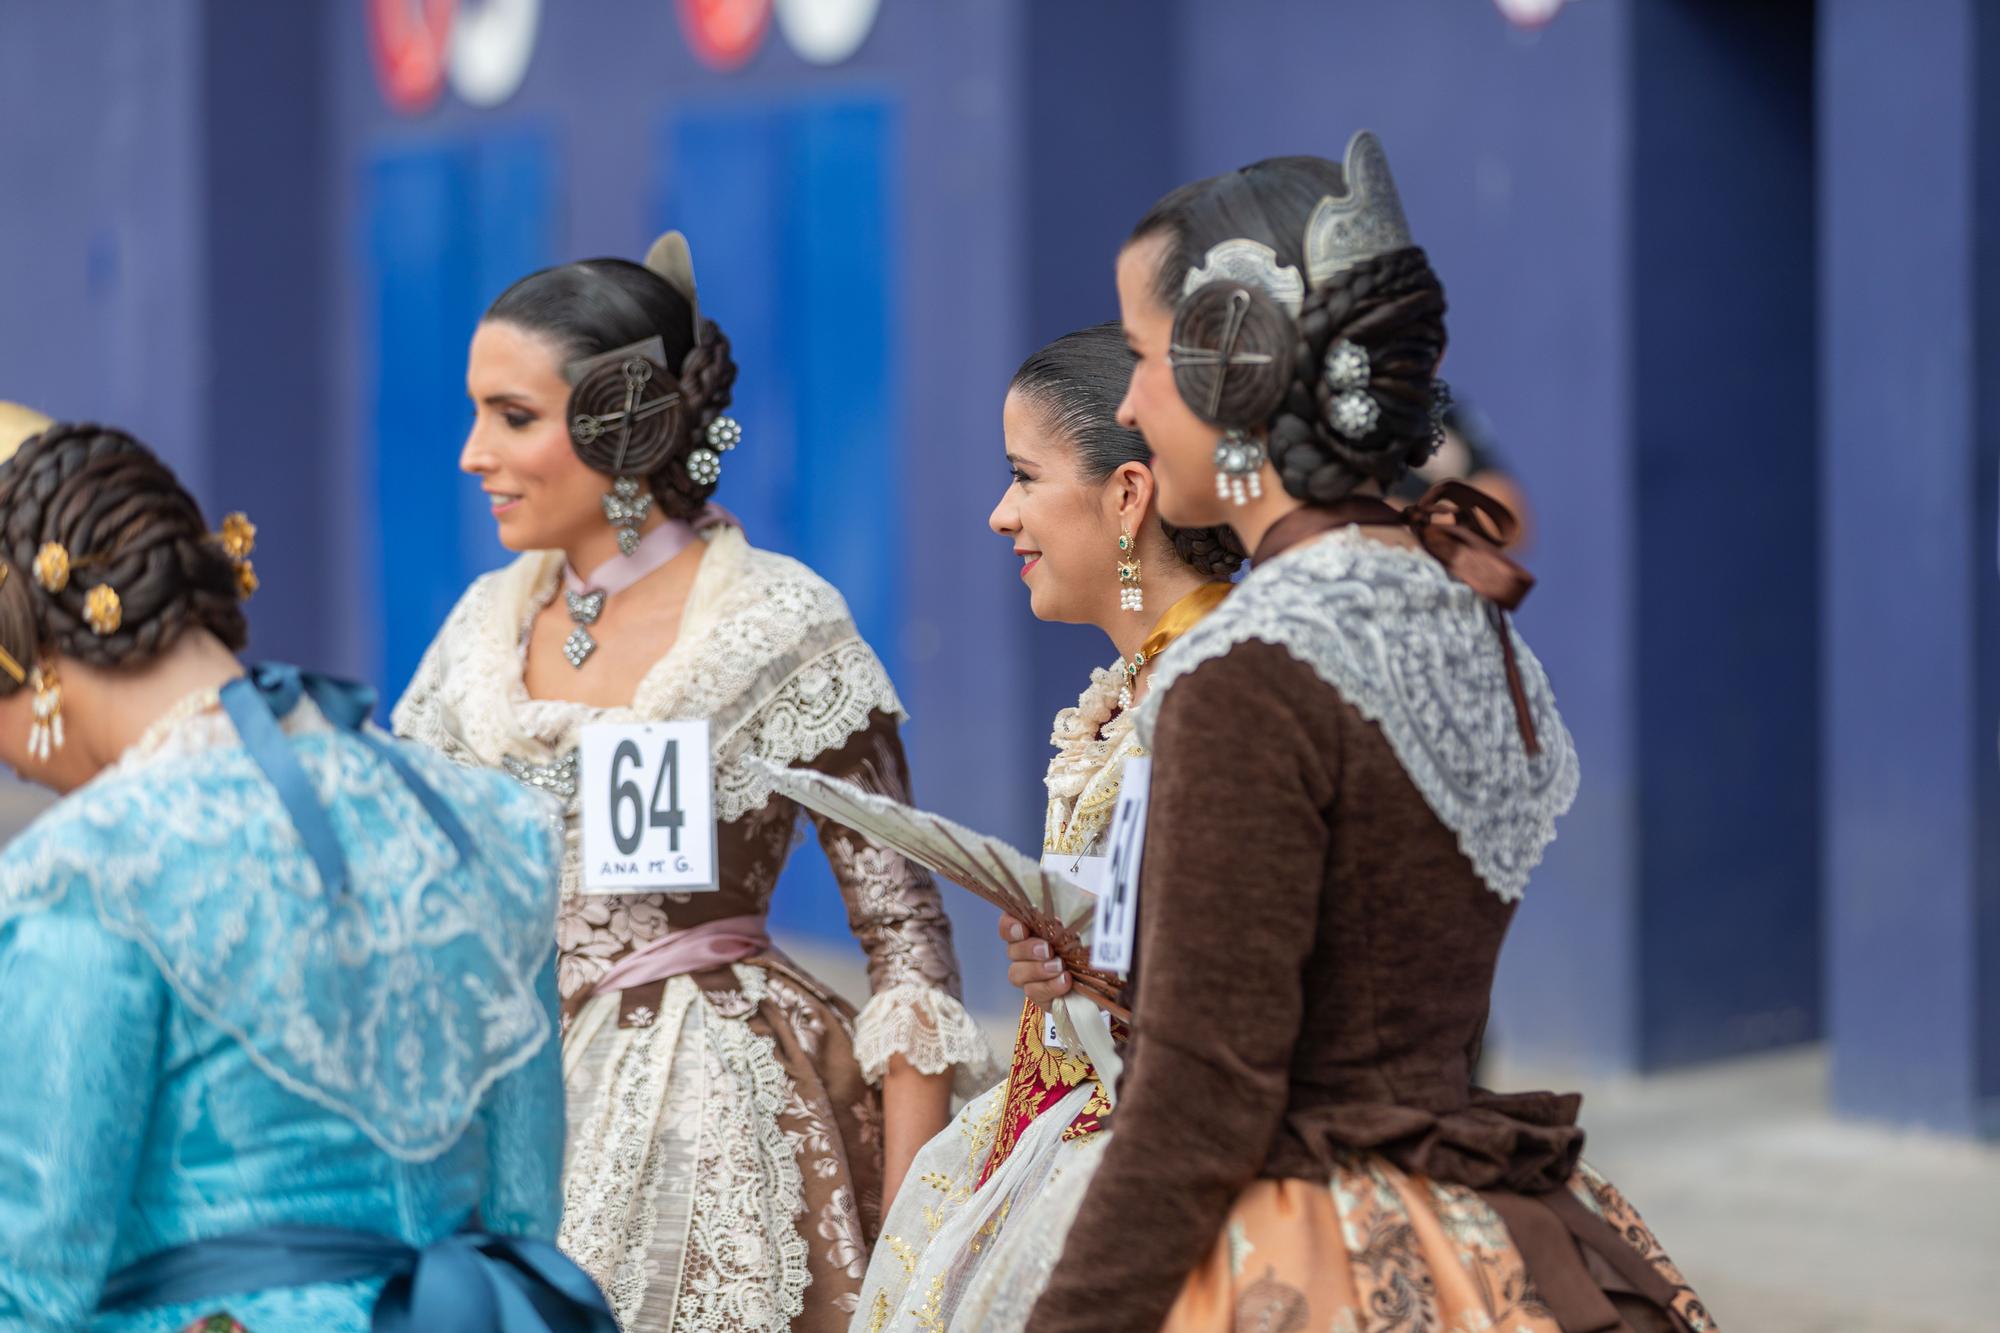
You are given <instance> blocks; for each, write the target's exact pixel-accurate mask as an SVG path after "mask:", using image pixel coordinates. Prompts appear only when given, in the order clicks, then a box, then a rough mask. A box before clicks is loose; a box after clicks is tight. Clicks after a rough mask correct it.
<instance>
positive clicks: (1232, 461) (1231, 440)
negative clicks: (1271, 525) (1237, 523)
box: [1215, 428, 1267, 505]
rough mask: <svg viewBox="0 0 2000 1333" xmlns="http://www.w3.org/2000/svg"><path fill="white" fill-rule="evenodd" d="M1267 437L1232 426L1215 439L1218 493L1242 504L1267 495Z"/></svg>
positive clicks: (1216, 489)
mask: <svg viewBox="0 0 2000 1333" xmlns="http://www.w3.org/2000/svg"><path fill="white" fill-rule="evenodd" d="M1266 457H1267V454H1266V452H1265V449H1264V441H1262V440H1261V439H1259V438H1257V437H1256V436H1255V435H1249V434H1246V433H1244V432H1243V431H1240V430H1236V429H1234V428H1232V429H1230V430H1229V431H1228V432H1227V433H1225V434H1224V435H1223V437H1222V438H1221V439H1219V440H1217V441H1216V442H1215V494H1216V497H1217V498H1218V499H1222V500H1234V501H1235V502H1236V503H1237V504H1238V505H1246V504H1249V503H1250V502H1251V501H1252V500H1261V499H1263V498H1264V479H1263V477H1262V476H1260V475H1259V474H1260V473H1262V472H1263V470H1264V460H1265V458H1266Z"/></svg>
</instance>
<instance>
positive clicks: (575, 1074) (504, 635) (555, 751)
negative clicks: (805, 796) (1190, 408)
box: [395, 233, 991, 1333]
mask: <svg viewBox="0 0 2000 1333" xmlns="http://www.w3.org/2000/svg"><path fill="white" fill-rule="evenodd" d="M735 377H736V367H735V364H734V362H733V361H732V360H731V359H730V355H729V341H728V339H727V338H725V337H724V336H723V335H722V332H721V330H719V329H718V328H717V327H716V325H715V323H714V321H712V320H708V319H704V318H702V315H701V311H700V307H699V305H698V303H697V301H696V294H695V286H694V275H693V267H692V264H691V262H690V260H689V256H688V252H687V246H686V243H685V242H684V241H683V240H682V239H681V237H680V236H679V234H678V233H669V234H668V235H667V236H665V237H662V238H661V240H660V242H659V243H658V244H656V245H655V246H654V248H653V253H652V254H651V255H649V256H648V258H647V263H646V265H645V266H643V267H642V266H640V265H638V264H633V263H628V262H626V261H624V260H617V259H599V260H587V261H584V262H581V263H575V264H565V265H562V266H561V267H559V268H554V269H548V270H545V271H543V272H540V273H536V274H531V275H529V276H528V277H526V278H524V279H522V280H521V281H520V282H518V283H516V284H515V285H514V286H513V287H511V288H509V289H508V290H507V291H506V292H504V293H502V294H501V296H500V297H499V298H498V299H497V300H496V301H495V302H494V304H493V306H492V308H491V309H490V310H488V312H487V314H486V317H485V319H484V320H483V321H482V322H481V323H480V325H479V328H478V330H477V332H476V333H475V334H474V336H473V341H472V351H471V359H470V364H469V366H468V368H467V375H466V378H467V388H468V390H469V391H470V393H471V395H472V398H473V400H474V403H475V404H476V406H477V415H476V417H475V419H474V423H473V428H472V434H471V436H470V438H469V439H468V440H467V441H466V445H465V451H464V455H463V457H462V459H461V466H463V468H464V469H465V470H466V471H467V472H469V473H471V474H473V475H474V476H475V477H477V478H478V479H479V482H480V484H481V486H482V488H483V489H484V490H485V491H486V493H487V494H488V496H489V497H490V498H491V500H492V502H493V513H494V517H495V520H496V522H497V524H498V526H499V531H500V538H501V540H502V542H504V543H505V544H506V545H507V546H508V547H510V548H511V549H514V550H517V551H520V552H522V555H521V556H520V558H519V559H518V560H516V561H515V562H514V563H513V564H511V565H508V566H507V567H506V568H504V569H500V570H496V571H495V572H493V573H491V574H487V575H485V576H483V577H481V578H480V579H479V580H477V581H476V582H474V583H473V585H472V586H471V588H469V589H468V590H467V591H466V593H465V596H464V597H463V598H462V599H461V600H460V602H459V604H458V606H457V608H456V609H455V610H453V612H452V613H451V616H450V618H449V619H448V620H447V621H446V622H445V625H444V628H443V629H442V630H441V631H439V633H438V637H437V639H436V641H435V642H434V643H433V644H432V645H431V648H430V651H429V652H428V653H427V654H426V655H425V657H424V660H423V663H422V665H421V666H420V667H419V668H418V671H417V676H416V679H415V680H414V681H413V682H412V683H411V685H410V688H409V692H408V693H407V694H406V695H405V696H404V698H403V701H402V703H401V704H400V705H399V706H398V707H397V709H396V716H395V722H396V729H397V731H399V732H400V733H402V734H403V735H405V736H409V737H413V738H415V739H417V740H421V741H424V742H426V743H428V744H430V745H432V746H435V747H436V748H438V749H439V750H442V751H443V752H444V753H445V754H446V755H448V756H450V757H452V758H454V759H458V760H460V761H462V762H465V763H469V764H478V765H482V766H486V767H492V768H501V769H505V770H506V771H508V772H510V773H512V774H514V775H515V776H516V777H518V778H520V779H521V780H522V781H524V782H527V783H530V784H531V785H534V786H538V787H543V788H546V789H549V790H552V791H555V792H557V793H559V794H560V795H562V796H563V797H565V798H566V799H567V800H568V802H569V819H568V836H569V850H568V854H567V855H566V856H565V858H564V861H563V872H562V902H561V909H560V915H559V917H558V920H557V923H556V931H557V945H558V957H557V972H558V982H559V984H560V987H561V991H562V997H563V1018H564V1032H563V1081H564V1084H565V1088H566V1092H567V1103H568V1121H569V1132H568V1143H567V1153H566V1158H565V1162H564V1171H563V1219H562V1233H561V1244H562V1247H563V1249H564V1250H566V1251H567V1252H568V1253H569V1254H570V1256H571V1257H572V1258H574V1259H575V1260H576V1261H577V1262H578V1263H579V1264H581V1265H582V1266H583V1267H584V1268H585V1269H586V1270H587V1271H588V1272H589V1273H590V1274H591V1276H592V1277H594V1278H595V1279H597V1281H598V1282H599V1284H600V1285H601V1286H602V1287H603V1288H604V1292H605V1294H606V1295H607V1296H609V1297H610V1299H611V1303H612V1307H613V1309H614V1310H615V1311H616V1312H617V1315H618V1318H619V1322H620V1324H621V1326H622V1327H623V1328H624V1330H625V1333H670V1331H671V1333H725V1331H726V1333H735V1331H736V1330H753V1329H754V1330H769V1329H786V1328H789V1329H794V1330H818V1329H844V1328H845V1327H846V1326H847V1322H848V1318H849V1316H850V1315H851V1314H852V1312H853V1310H854V1308H855V1305H856V1302H857V1299H858V1295H859V1292H860V1287H861V1278H862V1275H863V1273H864V1272H865V1271H866V1267H867V1262H868V1251H869V1246H870V1244H871V1243H872V1241H873V1238H874V1233H875V1230H876V1224H877V1219H878V1218H879V1216H880V1209H881V1207H882V1206H883V1204H884V1201H885V1200H886V1199H887V1198H889V1197H891V1196H893V1194H894V1192H895V1190H896V1188H897V1186H898V1184H899V1183H900V1181H901V1179H902V1176H903V1173H904V1171H905V1170H906V1169H907V1167H908V1166H909V1163H910V1160H911V1159H912V1158H913V1157H914V1156H915V1155H916V1152H917V1149H918V1148H919V1147H921V1146H922V1145H923V1143H924V1142H925V1141H926V1140H928V1139H929V1138H930V1137H931V1136H932V1135H934V1134H935V1133H936V1132H937V1131H938V1130H939V1129H941V1128H942V1127H943V1126H944V1124H945V1121H946V1120H947V1118H948V1116H949V1111H950V1096H951V1090H952V1083H953V1078H954V1074H956V1075H957V1076H958V1079H959V1082H960V1090H961V1091H962V1092H966V1093H970V1092H973V1091H977V1090H978V1089H979V1088H982V1087H984V1086H985V1083H986V1081H987V1074H988V1071H989V1068H990V1063H991V1056H990V1053H989V1052H988V1049H987V1047H986V1044H985V1042H984V1040H983V1038H981V1036H980V1034H979V1032H978V1030H977V1028H976V1026H975V1025H974V1024H973V1022H972V1019H971V1017H970V1016H969V1015H968V1014H967V1013H966V1011H965V1009H964V1007H963V1005H961V1003H960V1002H959V999H958V968H957V964H956V962H955V960H954V958H953V955H952V949H951V932H950V925H949V923H948V922H947V920H946V919H945V915H944V910H943V908H942V906H941V905H940V903H939V900H938V894H937V889H936V886H935V885H934V884H932V882H931V880H930V879H929V877H928V876H926V875H924V874H922V873H921V872H919V871H916V870H915V869H913V868H912V867H911V866H910V865H909V864H908V863H907V862H905V861H904V860H903V859H902V858H901V857H900V856H897V855H895V854H893V853H889V852H884V851H881V850H878V849H877V848H874V847H871V846H869V845H868V844H867V843H865V842H863V841H862V840H861V839H860V838H859V837H857V836H855V835H854V834H853V833H852V832H851V831H849V830H847V829H844V828H840V827H838V826H836V825H833V824H829V823H823V822H822V823H820V824H819V826H818V833H819V842H820V846H821V847H822V848H824V849H825V852H826V855H827V859H828V860H829V861H830V862H831V863H832V866H833V872H834V877H835V878H836V879H837V880H838V881H839V884H840V888H841V892H842V893H843V895H844V896H845V897H846V900H847V911H848V918H849V921H850V922H851V924H852V926H853V929H854V934H855V937H856V938H857V940H859V942H860V944H861V946H862V948H863V949H864V950H865V951H866V952H867V954H868V962H869V980H870V983H871V989H872V991H873V995H872V997H871V998H870V999H869V1001H868V1003H867V1004H866V1006H865V1007H863V1008H862V1010H861V1011H860V1013H859V1014H856V1013H855V1011H854V1010H853V1009H851V1008H850V1007H849V1006H848V1005H847V1004H846V1003H845V1002H844V1001H842V1000H841V999H840V998H839V997H837V996H835V995H834V994H833V993H832V992H831V991H829V990H828V989H827V988H826V987H825V986H823V985H822V984H820V983H819V982H818V981H817V980H815V979H814V978H813V977H811V976H809V975H807V974H806V973H804V972H803V971H801V970H800V969H799V967H798V966H797V965H796V964H795V963H793V962H792V961H791V960H789V959H787V958H786V957H785V956H784V955H783V954H782V953H779V952H778V951H777V950H775V949H774V948H772V946H771V942H770V940H769V938H768V937H767V936H766V934H765V931H764V925H763V921H764V915H765V910H766V907H767V905H768V903H769V901H770V897H771V892H772V890H773V888H774V886H775V885H776V883H777V879H778V875H779V872H780V871H781V870H782V869H783V868H784V865H785V861H786V858H787V857H789V856H790V854H791V849H792V847H793V845H794V838H793V830H794V826H795V824H796V823H797V822H798V813H799V812H798V808H797V807H796V806H794V805H793V804H792V803H791V802H790V801H788V800H786V799H784V798H783V797H780V796H776V795H774V794H773V791H772V788H771V784H770V781H769V779H768V778H767V777H765V776H763V770H762V769H760V768H759V767H758V765H757V763H756V762H755V761H758V760H763V761H768V762H770V763H773V764H777V765H780V766H788V765H803V766H807V767H811V768H814V769H817V770H820V771H823V772H827V773H832V774H836V775H840V776H851V777H857V778H860V779H862V780H864V781H866V782H867V783H868V784H869V785H870V786H872V787H873V788H874V789H876V790H880V791H886V792H889V793H891V794H902V793H906V792H907V790H908V768H907V765H906V764H905V762H904V758H903V748H902V744H901V742H900V740H899V739H898V734H897V727H898V724H899V722H900V721H901V719H902V717H903V709H902V705H901V704H900V703H899V702H898V700H897V697H896V691H895V689H894V688H893V687H892V686H891V685H890V683H889V677H888V674H887V673H886V672H885V671H884V670H883V668H882V664H881V662H880V661H879V660H878V659H877V658H876V656H875V654H874V652H873V651H871V650H870V649H869V647H868V645H867V643H865V642H864V641H863V640H862V638H861V635H860V633H859V632H858V631H857V630H856V629H855V626H854V622H853V620H852V619H851V618H850V617H849V615H848V612H847V606H846V603H845V602H844V601H843V600H842V599H841V596H840V594H839V593H838V592H837V591H835V590H834V588H833V587H832V586H831V585H829V584H828V583H827V582H826V581H825V580H824V579H822V578H820V577H819V576H818V575H816V574H814V573H813V572H812V571H811V570H810V569H807V568H806V567H805V566H804V565H802V564H800V563H799V562H797V561H796V560H792V559H789V558H787V557H785V556H782V555H778V554H776V553H774V552H770V551H764V550H759V549H758V548H756V547H754V546H752V545H751V544H750V543H749V542H748V541H747V540H746V539H745V537H744V534H743V532H742V530H741V529H740V528H738V527H736V526H735V525H734V524H733V523H732V522H730V521H729V520H728V518H727V516H726V515H723V514H721V513H720V512H719V511H717V510H715V509H713V508H712V507H710V506H709V504H708V501H709V497H710V496H711V495H712V494H713V493H714V491H715V487H716V483H717V479H718V477H719V475H720V473H721V472H722V471H723V470H724V463H723V459H724V456H725V455H727V456H728V458H729V459H730V466H735V465H736V463H735V460H736V459H738V458H740V457H742V454H738V453H732V452H731V451H732V450H733V449H734V448H735V447H736V445H737V444H738V442H739V440H740V439H741V437H742V434H743V431H742V430H741V428H739V427H738V425H737V424H736V422H735V421H734V420H733V419H732V418H730V417H729V416H727V415H726V411H727V409H728V407H729V402H730V392H731V387H732V385H733V383H734V380H735ZM754 444H755V441H754V439H752V440H751V441H750V442H749V444H748V445H746V448H745V452H748V451H749V450H750V449H752V448H754ZM679 719H705V720H706V721H707V722H708V724H709V734H710V744H711V751H712V760H713V764H712V777H713V794H714V802H715V817H716V850H717V873H718V878H719V881H720V884H719V888H718V890H717V891H714V892H700V893H626V894H608V895H607V894H602V893H593V892H590V891H588V890H587V889H586V887H585V885H584V882H583V880H584V876H583V874H582V866H581V857H580V855H579V845H578V838H579V825H580V822H581V820H580V813H581V812H580V810H579V798H578V792H577V747H578V744H579V740H580V737H581V735H582V733H583V730H584V729H585V728H586V727H589V726H591V725H593V724H596V723H637V722H656V721H668V720H679Z"/></svg>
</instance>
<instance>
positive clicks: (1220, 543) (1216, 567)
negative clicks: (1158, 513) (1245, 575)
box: [1160, 519, 1249, 579]
mask: <svg viewBox="0 0 2000 1333" xmlns="http://www.w3.org/2000/svg"><path fill="white" fill-rule="evenodd" d="M1160 527H1161V528H1162V529H1163V530H1164V531H1165V532H1166V534H1167V540H1168V541H1170V542H1172V543H1173V544H1174V554H1175V555H1177V556H1179V557H1180V560H1181V563H1182V564H1184V565H1186V566H1188V567H1189V568H1190V569H1192V570H1194V572H1195V573H1197V574H1200V575H1202V576H1203V577H1204V578H1211V579H1219V578H1227V577H1229V576H1230V575H1231V574H1234V573H1235V572H1236V571H1237V570H1238V569H1240V568H1242V566H1243V562H1244V561H1245V560H1247V559H1249V553H1248V552H1247V551H1245V550H1244V549H1243V542H1242V540H1241V539H1240V538H1238V537H1237V535H1236V531H1235V529H1233V528H1229V527H1219V528H1177V527H1175V526H1174V525H1173V524H1171V523H1169V522H1167V521H1166V520H1165V519H1161V520H1160Z"/></svg>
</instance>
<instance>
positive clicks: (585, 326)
mask: <svg viewBox="0 0 2000 1333" xmlns="http://www.w3.org/2000/svg"><path fill="white" fill-rule="evenodd" d="M485 317H486V318H487V319H489V320H498V321H500V322H502V323H506V324H512V325H515V326H516V327H518V328H522V329H527V330H529V331H530V332H533V333H538V334H541V335H542V336H543V337H545V338H547V339H549V340H550V341H551V342H553V343H554V344H555V345H556V347H557V348H558V350H559V354H560V356H561V359H562V361H563V363H564V364H565V365H567V364H569V363H571V362H575V361H580V360H586V359H588V358H590V357H594V356H601V355H602V354H604V353H606V352H610V351H614V350H616V349H618V348H621V347H629V346H631V345H632V344H633V343H637V342H644V341H645V340H646V339H648V338H655V337H657V338H658V339H660V343H661V346H662V347H663V348H664V349H665V352H666V366H665V369H666V370H667V371H668V372H669V373H670V374H671V375H672V376H673V377H674V378H675V379H676V380H678V381H679V386H678V387H679V390H680V393H681V395H682V402H683V405H682V408H681V410H680V411H679V412H677V413H675V414H674V417H675V424H674V428H673V437H672V438H671V439H670V440H668V441H667V447H666V452H665V456H664V457H663V458H662V459H661V461H660V462H658V463H657V464H656V465H655V466H654V467H653V468H652V469H651V470H650V471H649V472H648V473H647V474H646V482H647V485H648V487H649V488H650V489H651V490H652V492H653V497H654V499H655V500H657V501H658V502H659V505H660V511H661V512H662V513H663V514H665V515H666V517H668V518H678V519H690V518H693V517H694V516H695V515H696V514H697V513H699V512H700V511H701V508H702V506H703V505H705V504H707V503H708V500H709V497H710V496H712V495H714V494H715V481H714V479H712V478H711V479H710V480H708V481H706V482H702V481H697V480H695V478H694V477H693V476H691V475H690V474H689V471H688V455H690V454H691V453H693V452H694V450H695V449H696V447H697V446H698V443H699V441H700V440H701V439H702V437H703V433H704V432H705V431H707V429H708V426H709V423H711V422H713V421H714V420H715V419H716V418H717V417H719V416H721V415H722V414H723V413H724V412H726V411H727V410H728V409H729V401H730V394H731V391H732V390H733V389H734V387H735V384H736V362H735V361H734V360H733V359H732V358H731V357H730V354H729V339H728V337H727V336H726V335H725V334H724V333H723V332H722V330H721V329H720V328H718V327H716V324H715V321H714V320H712V319H702V320H701V321H700V331H699V336H697V333H696V328H695V314H694V306H693V305H692V304H691V303H690V302H689V300H688V298H687V297H686V296H685V295H683V294H682V293H681V292H680V291H678V290H677V289H676V288H675V287H674V285H673V284H672V283H670V282H668V281H667V280H666V279H665V278H663V277H661V276H660V275H659V274H658V273H655V272H654V271H653V270H652V269H649V268H647V267H645V266H644V265H642V264H634V263H632V262H631V261H630V260H625V259H585V260H580V261H578V262H576V263H573V264H559V265H557V266H556V267H554V268H545V269H543V270H541V271H540V272H538V273H530V274H529V275H528V276H527V277H525V278H522V279H521V280H520V281H519V282H517V283H515V284H514V285H513V286H511V287H509V288H508V289H507V290H506V291H504V292H502V293H500V295H499V297H498V298H496V299H495V300H494V302H493V304H492V305H491V306H489V307H487V310H486V316H485ZM581 452H582V450H581V447H579V453H581ZM584 461H585V462H587V463H592V465H593V466H596V463H595V462H594V461H593V459H592V458H591V457H589V456H585V458H584ZM600 470H602V469H601V468H600Z"/></svg>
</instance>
